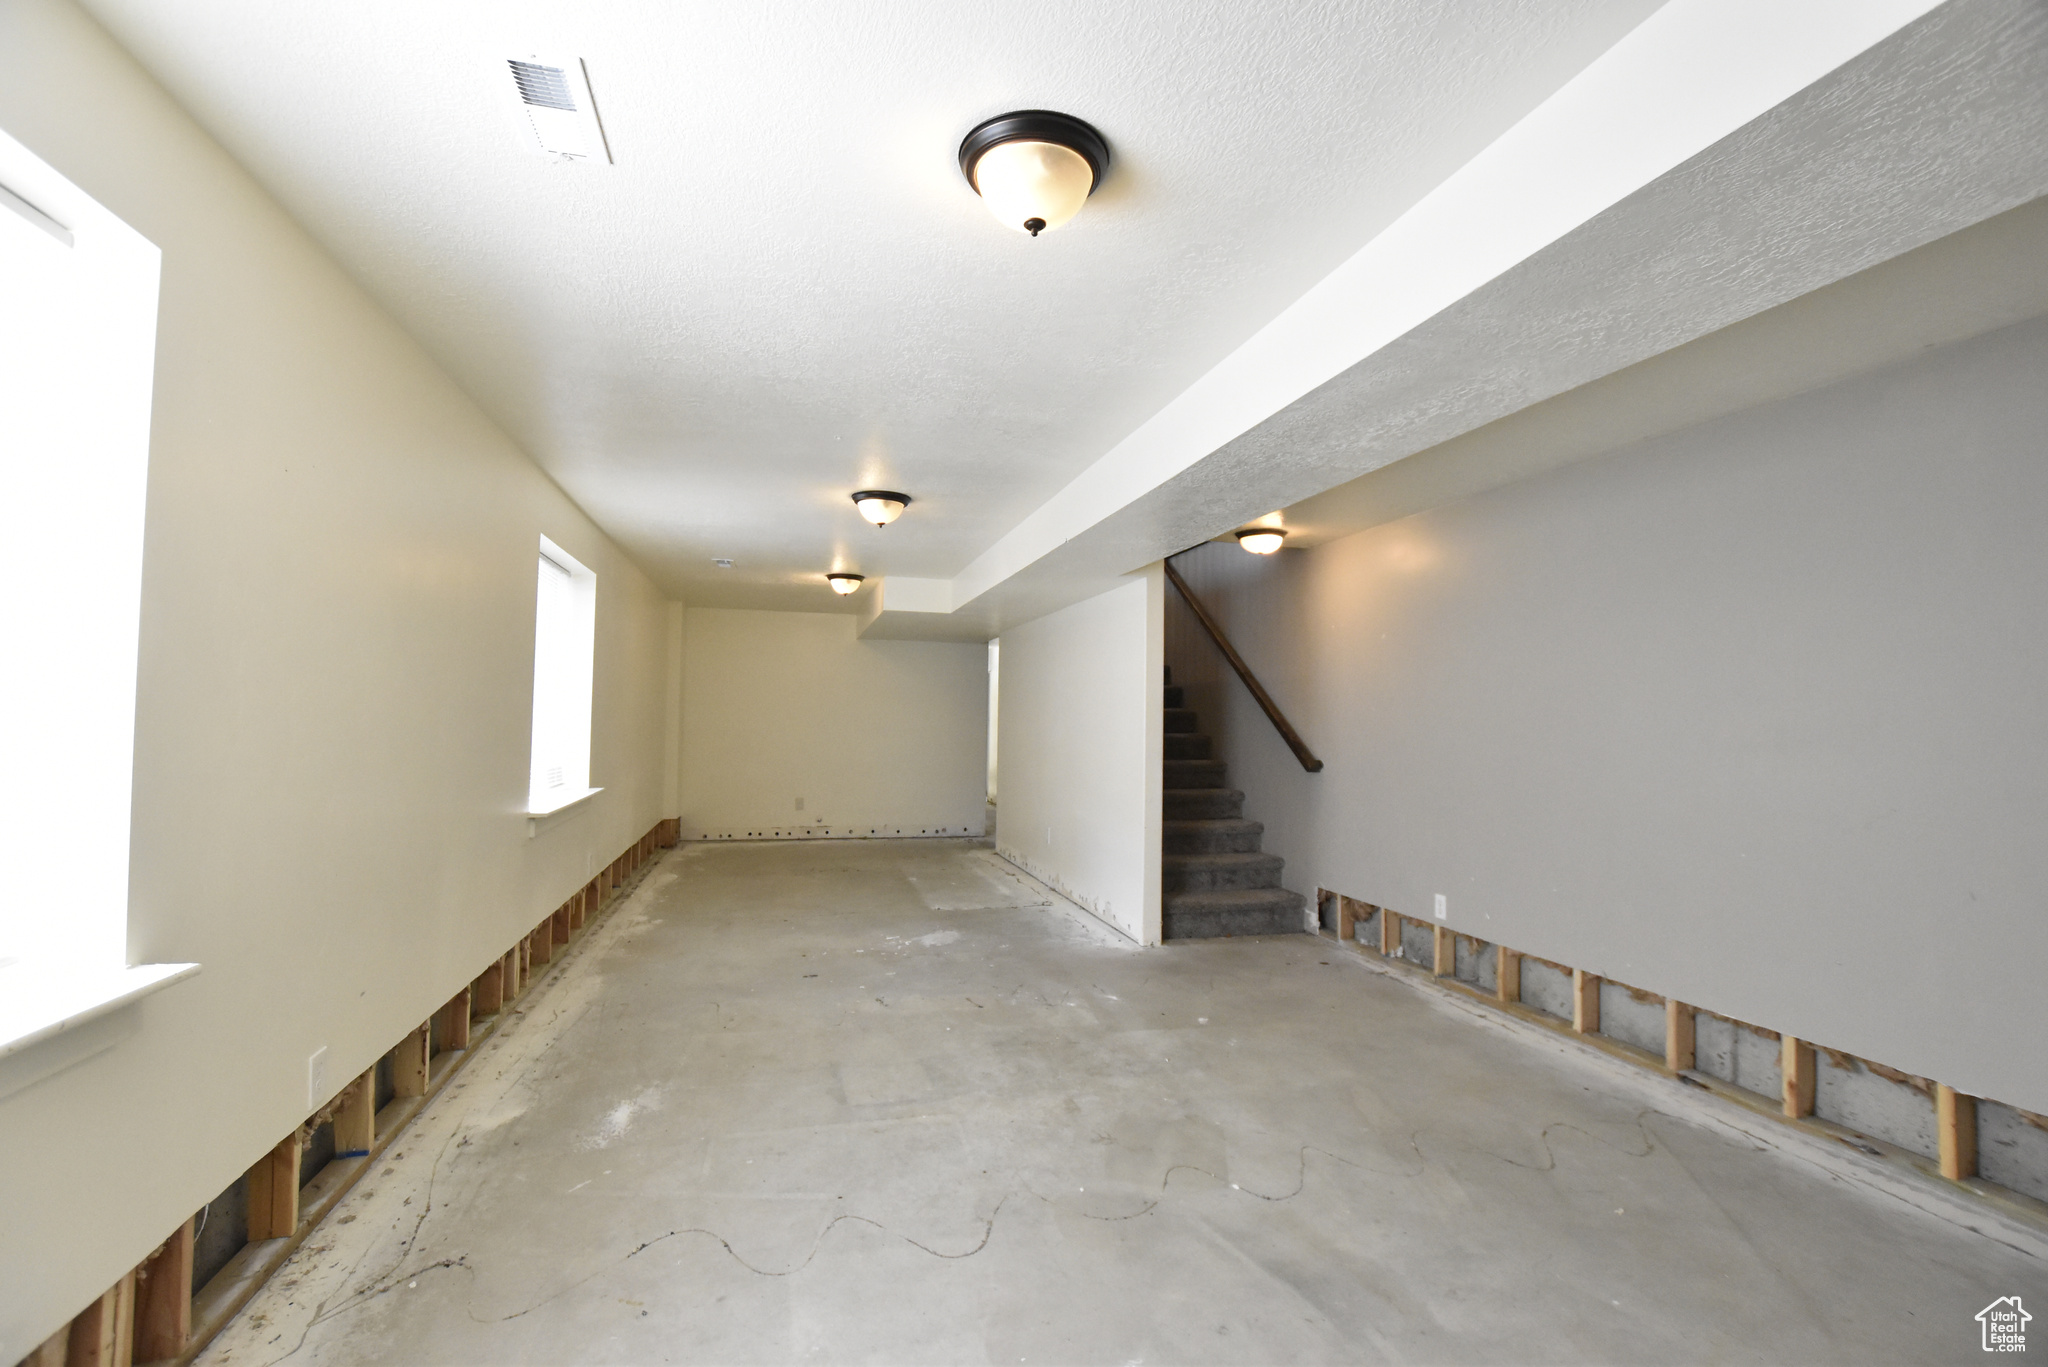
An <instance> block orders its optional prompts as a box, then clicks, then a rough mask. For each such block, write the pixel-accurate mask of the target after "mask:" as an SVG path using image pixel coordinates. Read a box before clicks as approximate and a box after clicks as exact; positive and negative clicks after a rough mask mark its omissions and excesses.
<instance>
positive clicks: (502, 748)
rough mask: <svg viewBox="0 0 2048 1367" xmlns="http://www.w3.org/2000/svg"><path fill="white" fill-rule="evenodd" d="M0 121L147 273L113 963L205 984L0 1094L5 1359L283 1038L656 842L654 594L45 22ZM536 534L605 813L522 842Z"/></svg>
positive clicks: (361, 1058)
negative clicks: (150, 256) (591, 574)
mask: <svg viewBox="0 0 2048 1367" xmlns="http://www.w3.org/2000/svg"><path fill="white" fill-rule="evenodd" d="M0 127H4V128H5V129H6V130H7V131H8V132H9V133H11V134H12V135H14V136H15V137H17V138H19V139H21V140H22V141H23V142H24V143H25V144H27V145H28V146H29V147H30V148H32V149H33V150H34V151H35V152H36V153H37V154H38V155H40V156H42V157H43V158H44V159H45V160H47V161H49V162H50V163H51V164H52V165H53V166H55V167H56V168H57V169H58V170H59V171H60V172H62V173H63V174H65V175H67V176H69V177H70V178H71V179H72V180H74V181H76V182H77V183H78V184H79V185H80V186H82V187H83V188H84V189H85V190H86V191H87V192H88V193H90V194H92V195H94V196H95V197H96V198H98V199H99V200H100V201H101V202H102V203H104V204H105V205H106V206H107V207H108V208H110V209H111V210H113V211H114V212H115V213H116V214H118V215H120V216H121V217H122V218H123V219H125V220H126V221H127V222H128V223H130V224H131V225H132V226H134V227H135V228H136V229H137V230H139V231H140V232H142V233H143V234H144V235H145V236H146V237H148V238H149V239H150V240H152V241H153V242H155V243H156V244H157V245H158V246H159V247H160V248H162V251H163V293H162V308H161V315H160V325H159V334H158V362H157V368H156V401H155V413H154V419H153V425H152V442H151V462H152V465H151V472H150V489H149V510H148V524H147V545H146V554H145V568H144V588H143V609H142V620H143V628H142V648H141V669H140V702H139V705H138V726H137V740H136V788H135V808H134V811H135V817H134V851H133V861H132V866H131V868H132V877H131V913H130V922H129V934H128V939H129V947H130V955H131V958H132V959H134V960H135V961H138V962H140V961H157V960H192V961H197V962H198V963H200V964H202V965H204V971H203V973H202V975H201V976H200V977H199V978H198V979H196V980H195V981H193V982H190V983H185V984H181V985H178V986H176V987H173V988H170V989H168V990H167V991H165V992H164V993H162V994H161V995H159V996H157V997H154V998H152V999H150V1000H148V1001H146V1002H144V1003H143V1004H142V1005H141V1006H140V1008H138V1009H137V1011H136V1013H135V1014H136V1021H135V1024H136V1027H137V1028H136V1030H135V1032H134V1033H133V1034H132V1035H130V1036H129V1037H128V1038H127V1039H125V1040H124V1041H123V1042H121V1043H119V1044H118V1045H116V1046H115V1047H114V1048H113V1049H111V1050H110V1051H108V1052H106V1053H103V1054H100V1055H99V1056H97V1057H95V1058H92V1059H90V1060H88V1061H86V1062H84V1063H81V1064H79V1065H77V1066H74V1067H72V1068H70V1069H69V1070H67V1071H64V1072H61V1073H58V1074H57V1075H55V1076H53V1077H50V1078H48V1079H46V1080H44V1081H42V1082H39V1083H36V1084H35V1085H33V1086H31V1087H29V1088H28V1089H26V1090H24V1091H21V1092H17V1093H16V1094H14V1095H12V1096H8V1097H6V1098H4V1099H0V1212H5V1214H4V1217H0V1225H4V1227H5V1230H6V1237H5V1238H4V1239H0V1361H7V1362H11V1361H13V1360H14V1358H15V1357H16V1356H18V1355H19V1354H21V1353H22V1352H24V1351H26V1350H27V1349H28V1348H29V1347H30V1346H32V1345H33V1344H34V1343H35V1342H37V1341H39V1340H40V1339H41V1338H42V1337H43V1336H44V1335H45V1334H47V1333H48V1332H49V1331H50V1330H51V1329H53V1328H54V1327H55V1326H56V1325H57V1324H59V1323H61V1322H62V1321H63V1320H64V1319H66V1318H68V1317H69V1316H70V1315H72V1314H73V1313H75V1312H76V1311H77V1310H79V1309H80V1308H81V1307H82V1306H83V1305H84V1304H85V1303H86V1302H87V1301H88V1300H89V1299H90V1298H92V1297H93V1296H95V1295H97V1294H98V1293H99V1292H100V1291H102V1290H103V1289H104V1288H105V1287H106V1286H107V1285H108V1284H109V1283H111V1282H112V1281H113V1280H114V1279H115V1278H116V1277H118V1276H119V1275H120V1274H121V1273H122V1272H124V1271H125V1270H126V1269H127V1268H129V1267H130V1266H132V1265H134V1263H135V1262H136V1261H137V1260H138V1259H140V1258H141V1257H142V1256H143V1255H144V1254H146V1253H148V1252H149V1250H150V1249H151V1248H152V1247H154V1246H155V1245H156V1244H157V1243H158V1242H159V1241H160V1240H161V1239H163V1238H164V1237H165V1236H166V1235H167V1234H169V1233H170V1232H171V1230H172V1229H173V1228H174V1227H175V1226H176V1225H177V1224H178V1223H179V1222H180V1221H182V1220H183V1219H184V1218H185V1217H187V1216H188V1215H190V1214H192V1213H193V1212H194V1211H195V1210H197V1209H198V1208H199V1207H200V1205H201V1204H203V1203H204V1202H206V1201H208V1200H209V1199H211V1198H212V1197H213V1196H215V1195H216V1194H217V1193H218V1192H219V1191H220V1190H221V1189H222V1188H224V1187H225V1186H227V1185H228V1184H229V1183H230V1182H231V1181H233V1180H234V1178H235V1177H236V1176H237V1175H238V1174H240V1173H241V1172H242V1171H243V1170H244V1169H245V1168H246V1167H247V1166H248V1165H249V1164H250V1163H251V1162H253V1161H254V1160H255V1159H256V1158H257V1157H258V1156H259V1155H261V1154H262V1153H263V1152H264V1151H266V1150H267V1149H268V1148H270V1147H271V1146H272V1145H273V1144H275V1143H276V1142H277V1140H278V1139H279V1138H281V1137H282V1136H283V1135H284V1134H286V1133H287V1132H288V1131H289V1130H290V1129H291V1128H292V1127H293V1126H294V1125H295V1124H297V1123H298V1122H299V1121H300V1120H301V1119H302V1118H303V1117H304V1116H305V1115H306V1114H307V1112H308V1110H309V1109H310V1107H309V1106H308V1098H307V1058H308V1056H309V1055H310V1054H311V1053H312V1052H313V1051H314V1050H316V1049H319V1048H320V1047H322V1046H326V1047H327V1048H328V1049H329V1051H330V1053H329V1076H330V1077H331V1079H332V1080H333V1084H334V1085H335V1086H336V1087H338V1086H340V1085H341V1084H342V1083H344V1082H346V1081H347V1080H348V1079H349V1077H350V1076H351V1075H352V1074H353V1073H355V1072H357V1071H359V1070H361V1069H363V1068H364V1067H366V1066H368V1065H369V1064H370V1063H371V1062H373V1061H374V1060H375V1059H376V1057H377V1056H378V1055H379V1054H381V1053H382V1052H383V1051H384V1050H386V1049H387V1048H389V1047H390V1046H391V1045H392V1044H393V1042H394V1041H395V1040H396V1039H397V1038H398V1036H399V1035H400V1034H401V1033H402V1032H403V1031H404V1030H405V1029H407V1028H408V1027H409V1026H411V1025H415V1024H417V1023H418V1022H419V1021H420V1020H421V1019H422V1018H424V1017H425V1016H426V1015H427V1014H428V1013H430V1012H431V1011H433V1010H434V1009H435V1008H436V1007H437V1006H439V1005H440V1003H441V1002H443V1001H444V1000H445V999H446V998H447V997H448V996H450V995H451V994H452V993H453V992H455V991H456V990H457V989H458V988H459V987H460V986H461V985H462V984H463V983H464V982H465V981H467V980H468V979H469V978H470V977H471V976H472V975H473V974H475V973H476V972H478V971H479V970H480V969H481V968H482V967H483V966H484V965H485V963H486V962H488V961H489V960H490V959H491V958H492V957H494V956H495V955H497V954H499V953H501V952H502V951H503V950H504V949H505V948H506V947H507V946H508V945H509V944H510V943H511V942H512V941H513V940H514V939H515V938H516V937H517V936H519V935H520V934H522V933H523V932H524V931H526V930H528V929H530V928H531V926H532V925H533V923H534V921H535V920H537V919H538V918H539V917H540V916H541V915H542V914H543V913H544V912H545V911H547V910H548V909H550V908H552V907H553V906H555V905H556V904H558V903H559V902H560V901H561V900H562V899H563V898H564V897H566V896H567V895H568V894H569V893H570V892H572V891H573V890H574V889H575V888H576V887H578V886H579V885H580V884H581V883H582V882H583V881H584V880H585V879H586V878H587V877H588V876H589V874H590V872H591V871H592V870H594V869H595V868H596V867H598V866H600V865H601V864H603V863H604V862H606V861H608V860H609V859H611V858H612V857H614V856H615V855H616V854H618V853H619V852H620V850H621V849H622V848H623V847H624V846H625V845H626V844H627V843H628V842H630V841H631V840H632V839H634V838H635V837H637V836H638V835H639V834H641V833H642V832H643V831H645V830H646V829H647V828H648V827H650V826H651V825H653V824H654V823H655V822H656V821H657V820H659V819H660V818H661V816H662V815H663V814H664V813H663V811H662V808H661V798H662V783H663V778H664V774H663V770H664V767H665V766H664V764H663V761H662V757H663V720H664V717H663V713H664V702H665V699H664V690H665V684H666V680H665V676H664V665H665V656H666V653H667V652H666V634H665V633H666V613H665V604H664V602H663V600H662V598H661V596H660V595H659V593H658V592H657V591H656V590H655V588H654V587H653V585H652V584H651V583H650V581H648V580H647V579H646V578H645V577H644V576H643V575H642V574H641V573H640V572H639V571H638V570H637V569H636V568H635V567H634V566H633V565H632V564H631V563H629V562H628V561H627V560H626V559H625V558H624V557H623V556H622V555H621V554H620V553H619V552H618V551H617V549H616V548H615V547H613V546H612V545H611V543H610V542H609V541H607V540H606V538H605V537H604V536H603V535H601V534H600V533H599V532H598V531H597V530H596V529H595V528H594V527H593V526H592V525H591V523H590V522H589V520H588V519H586V518H585V517H584V516H583V515H582V514H581V513H580V512H579V511H578V510H577V509H576V508H575V507H574V506H572V505H571V504H570V503H569V501H568V500H567V499H566V498H565V497H564V496H563V495H562V493H561V492H560V491H559V490H558V489H557V488H556V487H555V486H554V485H553V484H552V483H551V482H550V481H549V480H548V479H547V478H546V477H545V476H544V475H543V474H542V473H541V472H540V470H539V469H538V468H537V467H536V466H535V465H533V464H532V463H531V462H530V461H529V460H528V459H527V458H526V457H525V455H524V454H522V452H521V451H520V450H519V449H518V448H516V447H515V446H514V445H513V444H512V443H511V441H509V440H508V439H507V438H506V437H505V436H504V435H503V434H502V433H501V432H500V431H499V430H498V429H497V428H496V427H495V426H493V425H492V424H491V422H490V421H488V420H487V419H486V418H485V417H484V416H483V414H482V413H480V412H479V411H478V410H477V408H476V407H475V405H474V404H472V403H471V402H470V401H469V400H468V399H467V398H466V397H465V396H464V395H463V394H462V393H461V391H459V390H458V389H457V388H456V387H455V386H454V384H452V383H451V382H450V381H449V379H448V378H447V377H446V376H445V375H444V374H443V373H442V372H441V370H440V369H438V368H437V367H436V366H435V364H434V363H433V362H432V361H431V360H430V359H429V358H428V357H427V356H426V355H425V354H424V353H423V352H422V351H421V350H420V349H419V348H418V347H417V346H416V345H415V344H414V343H413V342H412V341H411V340H410V339H409V338H408V337H406V336H405V335H404V334H403V333H401V332H400V331H399V330H398V328H397V327H396V326H395V325H394V324H393V323H392V322H391V321H390V320H389V319H388V318H387V317H386V316H385V315H384V314H383V313H382V312H380V311H379V310H378V308H377V307H376V306H375V305H374V304H372V303H371V302H370V300H369V299H368V298H367V297H366V296H365V295H364V294H363V293H362V292H361V291H360V290H359V289H358V288H357V287H356V286H355V285H354V284H353V283H352V282H351V281H350V280H349V279H348V278H347V277H346V276H344V275H343V274H342V272H341V271H340V270H339V269H338V268H337V267H336V266H335V264H334V263H333V262H332V261H331V260H330V259H329V258H328V257H327V256H326V255H325V254H324V253H323V252H322V251H321V250H320V248H319V247H318V246H317V245H316V244H315V243H314V242H313V241H312V240H311V239H310V238H309V237H308V236H307V235H306V234H305V233H304V232H303V231H301V230H300V229H299V227H298V226H297V225H296V224H295V223H293V222H292V220H291V219H289V218H288V217H287V216H286V215H285V214H284V212H283V211H282V210H281V209H279V208H278V206H277V205H276V204H275V203H274V202H272V201H271V200H270V199H269V198H268V197H267V196H266V195H265V194H264V193H263V192H262V190H261V189H259V188H258V187H257V186H256V184H255V183H254V182H253V181H252V180H251V179H250V178H249V177H248V176H247V175H246V174H245V173H244V172H243V171H242V170H240V169H239V168H238V167H237V166H236V165H235V164H234V163H233V162H232V161H231V160H230V159H229V158H228V157H227V156H226V154H225V153H224V152H222V151H221V149H220V148H219V147H218V146H217V145H215V144H214V143H213V142H212V141H211V140H210V139H209V138H208V137H207V136H206V135H205V134H204V133H203V132H202V131H201V130H200V129H199V128H198V127H197V126H196V125H195V124H193V123H192V122H191V121H190V120H189V119H188V118H187V117H186V116H185V115H184V114H183V113H182V112H181V111H180V110H179V109H178V108H177V107H176V106H175V105H174V104H173V103H172V102H171V101H170V100H169V98H168V97H167V96H166V95H165V94H164V93H163V92H162V91H161V90H160V89H159V88H158V87H157V86H156V85H155V84H154V83H153V82H152V81H151V80H150V79H149V78H148V77H147V76H146V75H145V74H144V73H143V72H142V71H141V70H140V69H139V68H138V67H137V66H135V65H134V64H133V63H132V62H131V61H130V60H129V59H128V58H127V57H126V56H125V55H124V54H123V53H122V52H121V51H119V50H118V49H117V48H116V47H115V46H114V45H113V44H112V43H111V42H110V41H109V40H108V39H107V37H106V36H105V35H104V33H103V32H102V31H101V30H99V29H98V28H97V26H96V25H94V24H93V23H92V22H91V21H90V20H89V19H87V18H85V17H84V16H83V15H82V14H81V13H80V12H79V11H78V10H76V9H75V8H73V7H72V6H71V5H70V4H68V3H65V2H64V0H8V3H6V4H4V5H0ZM77 515H78V516H81V517H87V516H90V515H91V514H90V510H89V509H80V510H78V511H77ZM542 534H545V535H547V536H549V537H551V538H553V539H554V540H555V541H557V542H559V543H560V544H561V545H562V546H563V548H564V549H566V550H568V551H569V552H570V553H571V554H573V555H575V556H576V557H578V558H579V559H580V560H582V561H583V562H584V563H585V564H586V565H588V566H590V567H591V568H592V569H594V570H595V571H596V572H597V575H598V594H599V598H598V620H597V663H596V670H597V674H596V708H595V711H596V723H595V735H594V756H593V781H594V782H595V783H598V784H601V785H603V786H604V787H605V788H606V791H605V792H604V793H603V794H602V795H601V796H599V797H598V798H596V799H594V800H593V801H592V803H591V804H590V805H589V808H588V810H585V811H583V812H580V813H578V814H577V815H575V816H573V817H571V818H569V819H567V820H565V821H563V822H562V823H560V824H559V825H557V826H555V827H553V828H551V829H549V830H547V831H544V832H543V833H542V834H541V835H540V836H539V837H538V838H534V839H529V838H528V834H527V824H526V820H525V818H524V816H523V815H522V811H523V808H524V806H525V796H526V786H527V749H528V740H529V731H530V720H531V718H530V710H529V709H530V706H531V701H530V699H531V688H532V649H533V613H534V590H535V570H534V557H535V554H536V550H537V543H538V538H539V537H540V536H541V535H542ZM58 568H59V570H60V572H61V567H58ZM975 682H976V685H977V687H978V686H979V683H980V680H979V678H977V679H976V681H975ZM49 912H50V914H52V915H61V914H62V908H61V907H52V908H50V909H49Z"/></svg>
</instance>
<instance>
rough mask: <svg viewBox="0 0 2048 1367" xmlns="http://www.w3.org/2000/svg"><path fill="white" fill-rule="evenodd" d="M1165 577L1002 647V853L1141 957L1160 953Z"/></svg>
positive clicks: (1133, 581) (1051, 618)
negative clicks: (1139, 948)
mask: <svg viewBox="0 0 2048 1367" xmlns="http://www.w3.org/2000/svg"><path fill="white" fill-rule="evenodd" d="M1165 583H1166V576H1165V574H1164V572H1163V571H1162V570H1161V568H1160V567H1159V566H1158V565H1153V566H1151V567H1150V568H1149V569H1147V570H1145V571H1142V572H1141V573H1138V574H1134V575H1132V576H1130V578H1129V579H1128V580H1127V581H1126V582H1125V583H1124V584H1123V585H1121V586H1120V587H1118V588H1114V589H1111V590H1110V591H1109V592H1108V593H1104V594H1099V595H1097V596H1096V597H1094V598H1090V599H1087V600H1085V601H1083V602H1079V603H1076V604H1074V605H1073V606H1071V607H1067V608H1062V609H1060V611H1058V612H1055V613H1051V614H1048V615H1047V616H1044V617H1041V618H1039V619H1038V620H1037V621H1034V622H1028V623H1026V624H1025V625H1023V626H1021V627H1016V628H1013V629H1012V630H1010V631H1006V632H1004V633H1003V636H1002V666H1001V668H1002V689H1001V694H1000V701H999V703H998V708H997V717H996V752H997V760H996V764H997V768H998V771H999V772H1000V773H1001V775H1002V783H1003V788H1002V798H1001V800H1000V802H998V804H997V807H996V848H997V850H998V851H999V852H1000V853H1001V854H1002V856H1003V857H1004V858H1005V859H1008V860H1010V861H1011V862H1012V863H1014V864H1016V865H1017V866H1018V867H1019V868H1022V869H1025V870H1027V871H1029V872H1030V873H1031V874H1033V875H1034V876H1036V877H1038V878H1040V879H1043V880H1044V881H1045V882H1047V883H1049V884H1050V885H1052V886H1053V887H1055V888H1058V889H1059V890H1060V891H1061V892H1062V893H1064V894H1065V895H1066V896H1068V897H1071V898H1073V899H1074V900H1075V901H1076V902H1078V903H1080V904H1081V905H1082V906H1084V907H1087V908H1088V909H1089V910H1090V911H1092V912H1094V913H1095V914H1096V915H1097V916H1100V917H1101V918H1102V919H1103V920H1105V921H1107V922H1109V923H1110V924H1111V925H1113V926H1116V927H1117V928H1118V929H1119V930H1121V931H1123V932H1124V933H1125V934H1126V935H1129V936H1130V937H1131V938H1132V939H1134V940H1137V941H1138V942H1139V943H1141V944H1157V943H1158V942H1159V939H1160V903H1159V855H1160V811H1161V799H1160V785H1161V769H1160V765H1161V762H1162V755H1163V751H1164V741H1163V735H1164V726H1165V718H1164V716H1163V709H1164V702H1165V694H1164V686H1165V625H1164V614H1165V605H1164V593H1165Z"/></svg>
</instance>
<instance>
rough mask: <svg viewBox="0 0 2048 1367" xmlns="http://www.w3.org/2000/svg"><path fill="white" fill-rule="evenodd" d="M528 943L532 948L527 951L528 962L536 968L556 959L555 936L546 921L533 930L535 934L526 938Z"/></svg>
mask: <svg viewBox="0 0 2048 1367" xmlns="http://www.w3.org/2000/svg"><path fill="white" fill-rule="evenodd" d="M526 943H527V944H528V946H530V948H528V950H527V951H526V961H527V962H528V963H529V964H531V965H533V966H534V967H536V968H538V967H539V966H540V965H542V964H544V963H546V962H547V961H548V960H550V959H552V958H554V957H555V935H554V931H553V930H552V929H551V928H550V927H549V925H548V923H547V922H546V921H542V922H541V923H540V924H539V925H537V926H535V927H534V928H533V934H531V935H529V936H527V937H526Z"/></svg>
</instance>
